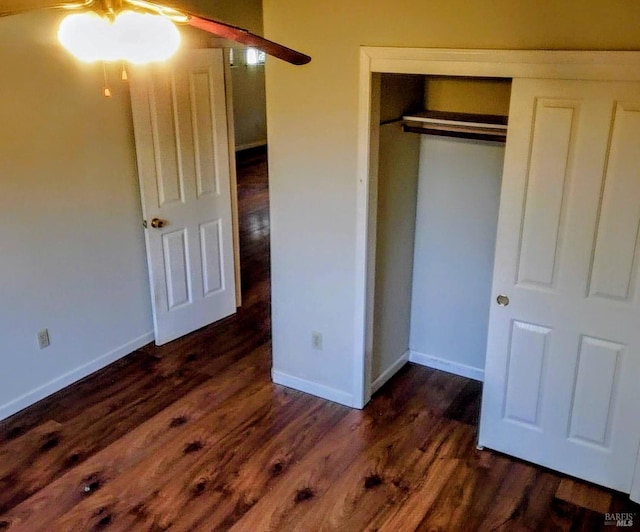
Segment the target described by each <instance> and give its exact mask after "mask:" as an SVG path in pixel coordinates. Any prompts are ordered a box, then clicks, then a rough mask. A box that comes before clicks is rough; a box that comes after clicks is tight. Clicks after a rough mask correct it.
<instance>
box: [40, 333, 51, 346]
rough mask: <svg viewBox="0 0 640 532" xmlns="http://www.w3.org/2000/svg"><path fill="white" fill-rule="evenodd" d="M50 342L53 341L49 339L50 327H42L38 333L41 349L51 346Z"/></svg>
mask: <svg viewBox="0 0 640 532" xmlns="http://www.w3.org/2000/svg"><path fill="white" fill-rule="evenodd" d="M50 343H51V342H50V341H49V329H42V330H41V331H40V332H39V333H38V345H39V346H40V349H44V348H45V347H49V344H50Z"/></svg>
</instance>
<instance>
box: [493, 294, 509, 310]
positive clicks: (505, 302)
mask: <svg viewBox="0 0 640 532" xmlns="http://www.w3.org/2000/svg"><path fill="white" fill-rule="evenodd" d="M496 301H497V302H498V305H500V306H501V307H506V306H507V305H508V304H509V298H508V297H507V296H505V295H503V294H500V295H499V296H498V297H497V298H496Z"/></svg>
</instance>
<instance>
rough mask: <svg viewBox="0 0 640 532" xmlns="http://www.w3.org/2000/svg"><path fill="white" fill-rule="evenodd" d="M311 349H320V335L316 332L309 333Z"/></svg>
mask: <svg viewBox="0 0 640 532" xmlns="http://www.w3.org/2000/svg"><path fill="white" fill-rule="evenodd" d="M311 347H313V348H314V349H318V350H320V349H322V333H321V332H318V331H312V333H311Z"/></svg>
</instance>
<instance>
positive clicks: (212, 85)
mask: <svg viewBox="0 0 640 532" xmlns="http://www.w3.org/2000/svg"><path fill="white" fill-rule="evenodd" d="M137 74H138V75H136V76H134V77H133V80H132V87H131V89H132V105H133V116H134V129H135V134H136V148H137V152H138V169H139V173H140V185H141V191H142V203H143V212H144V216H145V219H146V220H147V223H148V224H150V222H151V220H152V219H153V218H158V219H161V220H165V221H166V224H165V226H163V227H159V228H154V227H152V226H151V225H149V226H148V227H147V230H146V232H145V233H146V242H147V256H148V263H149V271H150V277H151V288H152V293H153V314H154V325H155V332H156V343H157V344H159V345H160V344H163V343H166V342H168V341H170V340H173V339H175V338H178V337H180V336H183V335H185V334H187V333H189V332H191V331H194V330H196V329H199V328H200V327H203V326H205V325H208V324H209V323H212V322H214V321H217V320H219V319H221V318H224V317H226V316H228V315H230V314H232V313H233V312H235V308H236V305H235V302H236V295H235V276H234V256H233V231H232V218H231V192H230V179H231V174H230V171H231V170H230V168H231V166H230V160H229V144H228V142H229V140H228V124H227V109H226V101H225V83H224V63H223V57H222V51H221V50H193V51H190V52H185V53H184V54H182V57H181V58H180V59H179V60H177V61H175V62H173V63H172V64H169V65H168V66H165V67H158V68H155V69H149V70H148V71H146V72H144V73H142V72H138V73H137Z"/></svg>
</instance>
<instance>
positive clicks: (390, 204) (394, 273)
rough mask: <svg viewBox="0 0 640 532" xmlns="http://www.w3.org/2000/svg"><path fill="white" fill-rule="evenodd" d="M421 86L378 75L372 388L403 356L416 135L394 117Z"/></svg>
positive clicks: (416, 79)
mask: <svg viewBox="0 0 640 532" xmlns="http://www.w3.org/2000/svg"><path fill="white" fill-rule="evenodd" d="M424 84H425V80H424V76H403V75H393V74H384V75H381V76H380V121H381V122H382V123H383V125H381V126H380V131H379V142H378V144H379V147H378V153H379V161H378V189H377V192H378V194H377V195H378V201H377V221H376V222H377V223H376V240H377V242H376V259H375V293H374V299H373V304H374V311H373V322H374V323H373V338H372V350H371V383H372V391H375V390H377V389H378V388H379V387H380V386H382V385H383V384H384V383H385V382H386V381H387V380H388V379H389V378H390V377H391V376H393V374H394V373H395V372H396V371H397V370H398V369H399V368H400V367H401V366H402V365H403V364H404V362H406V361H407V358H408V348H409V323H410V314H411V279H412V270H413V238H414V233H415V216H416V197H417V190H418V163H419V158H420V136H419V135H415V134H412V133H405V132H404V131H403V130H402V123H401V122H400V121H398V119H399V118H400V117H402V116H403V115H404V114H405V113H407V112H409V111H410V110H418V109H421V108H422V106H423V103H422V102H423V99H424ZM392 120H393V121H394V122H391V123H387V124H384V122H387V121H392Z"/></svg>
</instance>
